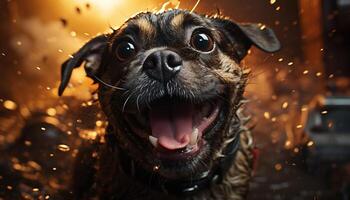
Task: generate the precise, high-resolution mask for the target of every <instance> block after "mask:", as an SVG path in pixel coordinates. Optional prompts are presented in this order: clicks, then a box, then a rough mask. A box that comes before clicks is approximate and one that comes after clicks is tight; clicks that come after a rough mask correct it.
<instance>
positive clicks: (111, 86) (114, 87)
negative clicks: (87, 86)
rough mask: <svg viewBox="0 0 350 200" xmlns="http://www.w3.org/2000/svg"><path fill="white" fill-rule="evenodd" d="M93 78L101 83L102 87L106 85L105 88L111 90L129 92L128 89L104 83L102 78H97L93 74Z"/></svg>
mask: <svg viewBox="0 0 350 200" xmlns="http://www.w3.org/2000/svg"><path fill="white" fill-rule="evenodd" d="M92 77H93V78H94V79H96V80H97V81H98V82H99V83H101V84H102V85H104V86H106V87H110V88H113V89H117V90H127V89H125V88H121V87H117V86H114V85H111V84H108V83H106V82H104V81H103V80H102V79H100V78H98V77H97V76H95V75H94V74H92Z"/></svg>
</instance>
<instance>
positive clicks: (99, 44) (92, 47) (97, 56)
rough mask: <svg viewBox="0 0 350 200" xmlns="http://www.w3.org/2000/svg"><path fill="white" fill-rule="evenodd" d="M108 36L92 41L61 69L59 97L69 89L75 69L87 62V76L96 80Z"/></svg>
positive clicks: (85, 66)
mask: <svg viewBox="0 0 350 200" xmlns="http://www.w3.org/2000/svg"><path fill="white" fill-rule="evenodd" d="M107 43H108V36H107V35H100V36H98V37H95V38H93V39H91V40H90V41H89V42H87V43H86V44H85V45H84V46H83V47H82V48H80V49H79V51H77V52H76V53H74V54H73V57H72V58H70V59H68V60H66V61H65V62H64V63H63V64H62V68H61V84H60V86H59V88H58V95H59V96H61V95H62V93H63V91H64V89H65V88H66V87H67V85H68V82H69V79H70V77H71V75H72V72H73V69H74V68H77V67H79V66H80V65H81V64H82V63H83V62H84V61H85V65H84V68H85V71H86V74H87V76H89V77H91V78H94V76H95V75H96V73H97V72H98V69H99V67H100V66H101V59H102V55H103V53H104V51H105V49H106V48H107V45H108V44H107Z"/></svg>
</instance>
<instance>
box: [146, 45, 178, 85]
mask: <svg viewBox="0 0 350 200" xmlns="http://www.w3.org/2000/svg"><path fill="white" fill-rule="evenodd" d="M181 67H182V58H181V57H180V55H179V54H177V53H175V52H174V51H170V50H160V51H156V52H153V53H152V54H150V55H149V56H148V57H147V58H146V60H145V62H144V63H143V69H144V70H145V72H146V73H147V75H148V76H150V77H151V78H153V79H156V80H159V81H162V82H167V81H169V80H170V79H171V78H173V77H174V76H175V75H176V74H177V73H178V72H179V71H180V70H181Z"/></svg>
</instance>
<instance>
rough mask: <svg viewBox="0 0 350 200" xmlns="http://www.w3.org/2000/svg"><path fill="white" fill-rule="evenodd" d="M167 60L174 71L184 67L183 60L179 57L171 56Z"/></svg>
mask: <svg viewBox="0 0 350 200" xmlns="http://www.w3.org/2000/svg"><path fill="white" fill-rule="evenodd" d="M166 59H167V61H166V63H167V64H168V66H169V67H170V68H172V69H176V68H180V67H181V65H182V59H181V58H180V56H178V55H174V54H169V55H168V57H167V58H166Z"/></svg>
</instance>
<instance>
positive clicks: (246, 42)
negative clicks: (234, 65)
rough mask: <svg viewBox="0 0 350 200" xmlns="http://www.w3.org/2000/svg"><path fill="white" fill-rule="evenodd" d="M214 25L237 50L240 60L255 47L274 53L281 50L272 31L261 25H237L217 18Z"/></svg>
mask: <svg viewBox="0 0 350 200" xmlns="http://www.w3.org/2000/svg"><path fill="white" fill-rule="evenodd" d="M213 20H214V24H215V25H216V26H218V27H219V29H220V30H221V31H222V32H223V33H224V35H225V36H226V37H227V38H228V40H229V42H230V43H231V44H232V45H233V47H234V48H235V50H236V54H237V57H238V59H239V60H241V59H243V58H244V57H245V56H246V55H247V52H248V50H249V48H250V47H251V46H252V45H254V46H256V47H258V48H259V49H261V50H263V51H265V52H269V53H273V52H276V51H278V50H279V49H280V48H281V44H280V42H279V40H278V39H277V37H276V35H275V33H274V32H273V30H272V29H270V28H268V27H266V26H260V25H259V24H250V23H247V24H237V23H234V22H233V21H231V20H228V19H222V18H215V19H213Z"/></svg>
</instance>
